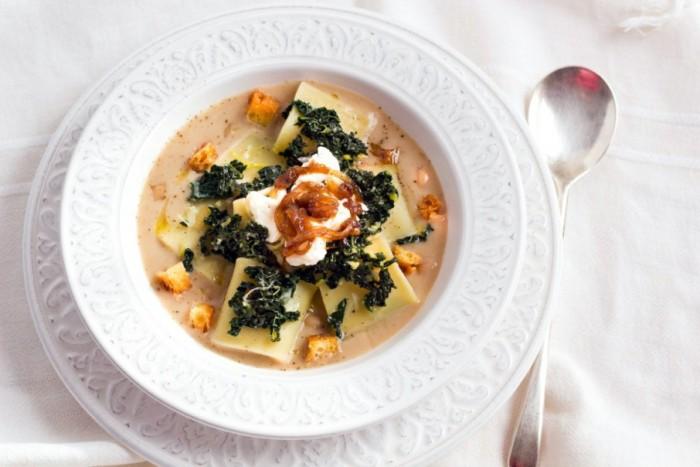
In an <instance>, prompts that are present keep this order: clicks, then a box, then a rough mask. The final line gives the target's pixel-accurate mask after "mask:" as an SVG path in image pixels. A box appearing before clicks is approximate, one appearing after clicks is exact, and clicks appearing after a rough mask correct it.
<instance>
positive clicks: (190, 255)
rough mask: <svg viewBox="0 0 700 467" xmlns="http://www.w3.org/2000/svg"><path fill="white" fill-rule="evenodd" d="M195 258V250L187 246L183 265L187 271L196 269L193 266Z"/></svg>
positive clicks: (183, 256) (183, 254)
mask: <svg viewBox="0 0 700 467" xmlns="http://www.w3.org/2000/svg"><path fill="white" fill-rule="evenodd" d="M193 260H194V251H192V250H190V249H189V248H185V251H184V252H183V253H182V265H183V266H184V267H185V271H187V272H192V271H194V267H193V266H192V261H193Z"/></svg>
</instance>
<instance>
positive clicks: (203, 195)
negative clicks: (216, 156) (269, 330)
mask: <svg viewBox="0 0 700 467" xmlns="http://www.w3.org/2000/svg"><path fill="white" fill-rule="evenodd" d="M245 169H246V165H245V164H244V163H242V162H240V161H237V160H233V161H231V162H230V163H229V164H228V165H212V166H211V168H210V169H209V170H208V171H207V172H204V173H203V174H202V175H201V176H200V177H199V178H198V179H197V180H195V181H194V182H192V183H191V184H190V189H191V191H190V198H189V199H190V200H191V201H195V200H203V199H222V198H230V197H231V196H234V194H235V193H236V190H237V187H238V185H239V183H238V180H240V179H241V178H242V177H243V171H244V170H245Z"/></svg>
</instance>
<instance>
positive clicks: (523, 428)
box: [508, 329, 549, 467]
mask: <svg viewBox="0 0 700 467" xmlns="http://www.w3.org/2000/svg"><path fill="white" fill-rule="evenodd" d="M548 347H549V329H548V330H547V332H546V335H545V336H544V343H543V344H542V349H540V353H539V354H538V355H537V358H536V359H535V363H534V364H533V365H532V369H531V370H530V381H529V382H528V385H527V394H526V395H525V401H524V403H523V406H522V410H521V412H520V419H519V420H518V425H517V426H516V428H515V434H514V435H513V444H512V445H511V448H510V454H509V455H508V466H509V467H535V466H536V465H537V462H538V460H539V453H540V442H541V439H542V418H543V413H544V389H545V384H546V382H547V381H546V380H547V350H548Z"/></svg>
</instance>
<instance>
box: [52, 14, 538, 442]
mask: <svg viewBox="0 0 700 467" xmlns="http://www.w3.org/2000/svg"><path fill="white" fill-rule="evenodd" d="M303 8H306V7H294V6H291V7H277V6H268V7H262V8H251V9H245V10H236V11H235V12H228V13H224V14H222V15H219V16H216V17H214V18H209V19H205V20H203V21H201V22H198V23H195V24H192V25H188V26H186V27H184V28H182V29H179V30H177V31H175V32H172V33H170V34H167V35H165V36H162V37H160V38H158V39H156V40H155V41H153V42H152V43H151V44H149V45H147V46H146V47H144V48H142V49H141V50H140V51H137V52H136V53H135V54H138V53H141V52H142V51H144V50H147V49H149V48H151V47H153V46H154V45H156V44H159V43H161V42H163V41H165V40H166V39H167V38H170V37H176V36H177V35H179V34H181V33H183V32H186V31H194V30H196V28H197V27H200V26H201V25H203V24H206V23H208V22H211V21H214V20H218V19H219V18H226V17H230V16H231V15H232V14H234V13H235V14H237V15H238V14H242V13H249V12H256V13H257V12H264V11H270V10H272V11H280V10H286V9H288V10H293V11H295V12H296V11H299V10H300V9H303ZM321 10H322V11H324V12H326V13H346V14H347V13H351V14H353V15H356V14H357V13H358V12H357V11H356V10H347V9H337V8H322V9H321ZM313 11H319V9H318V8H314V9H313ZM359 14H360V16H362V17H364V18H365V19H367V18H370V19H372V20H374V21H380V22H384V20H380V19H379V18H378V17H376V16H372V15H367V14H366V12H359ZM127 60H128V59H127ZM285 60H289V57H285ZM465 62H466V61H465ZM466 63H467V65H468V66H469V67H470V68H471V71H472V72H475V70H474V67H473V65H471V64H470V63H469V62H466ZM117 67H119V65H117ZM477 72H478V70H477ZM122 83H123V82H122ZM122 83H120V84H122ZM118 90H119V85H117V87H116V88H115V89H114V90H112V92H111V93H110V95H108V96H107V97H106V98H105V103H107V102H109V101H110V98H111V97H112V98H113V96H114V95H116V94H117V93H118ZM103 108H104V105H103V106H101V109H103ZM481 110H482V111H483V112H485V113H486V114H487V115H489V117H490V118H491V119H492V121H494V122H495V121H496V120H495V119H493V116H491V115H490V111H489V110H488V109H487V108H486V106H484V105H483V104H482V109H481ZM99 112H100V109H98V110H97V111H96V112H95V114H94V115H93V116H92V118H91V119H90V121H89V123H88V125H86V127H85V129H84V131H83V135H85V134H88V133H90V131H91V130H92V129H93V127H94V126H95V125H96V118H95V117H96V116H97V115H98V114H99ZM495 131H497V132H500V133H501V134H500V136H501V138H502V140H503V141H505V137H504V135H503V134H502V130H501V129H500V128H498V126H497V125H496V126H495ZM85 144H86V142H85V139H84V138H83V136H81V140H80V141H79V142H78V144H77V145H76V149H75V152H74V154H79V153H80V152H81V149H82V146H83V145H85ZM506 147H507V146H506ZM507 148H508V147H507ZM508 151H509V159H510V161H511V163H512V166H513V167H515V168H516V170H514V172H513V173H514V174H515V177H516V179H518V188H519V189H520V195H521V196H519V197H518V199H517V200H516V202H517V203H518V204H519V210H518V212H519V213H521V215H520V219H519V222H520V223H521V224H522V228H521V229H520V230H519V232H520V233H522V232H523V231H524V222H525V216H524V215H523V214H522V213H524V202H523V198H522V187H521V185H520V180H519V172H518V170H517V166H516V164H515V160H514V157H513V154H512V153H510V149H509V148H508ZM136 152H138V150H137V151H136ZM77 159H78V158H77V157H73V158H72V159H71V162H70V165H69V167H68V170H67V171H66V181H68V180H69V179H71V178H72V177H75V173H74V172H76V171H77V165H78V163H77ZM440 177H441V178H442V175H440ZM72 187H73V186H72V185H69V184H68V183H65V184H64V187H63V199H62V203H61V226H60V232H61V244H62V249H63V251H70V248H67V247H66V242H67V239H68V235H66V232H67V230H68V229H69V226H68V223H67V222H66V219H69V216H68V215H67V210H68V206H69V203H68V200H69V199H70V198H71V194H70V193H69V191H70V189H71V188H72ZM139 191H140V190H139ZM520 237H521V238H520V239H519V241H520V243H521V245H520V248H519V250H522V246H523V245H524V241H525V239H524V238H523V235H520ZM448 241H449V240H448ZM521 263H522V255H520V259H519V260H518V265H520V264H521ZM64 264H65V268H66V273H67V277H68V278H69V283H70V286H71V289H72V290H73V291H74V296H75V298H76V302H77V303H78V305H79V309H80V316H81V318H82V319H83V320H84V321H85V322H86V325H87V328H88V330H89V331H90V333H91V335H92V336H93V338H94V339H95V341H96V342H97V343H98V345H99V346H100V347H101V348H102V349H103V350H104V353H105V355H106V356H107V357H108V358H109V359H110V360H111V361H112V362H113V363H114V364H115V366H117V367H118V368H120V370H121V371H122V372H123V373H124V374H125V375H127V377H129V379H130V380H132V381H133V382H134V383H135V384H136V385H137V386H139V387H141V388H142V389H144V390H145V391H146V392H147V393H149V394H151V395H153V396H154V397H156V399H158V400H159V401H160V402H162V403H164V404H165V405H167V406H168V407H171V408H172V409H174V410H176V411H178V412H181V413H183V414H184V415H186V416H190V417H191V416H192V414H191V413H190V412H188V411H183V410H182V409H181V407H179V406H178V405H177V404H172V403H170V401H169V400H167V399H163V398H162V397H161V395H162V394H161V393H158V392H156V391H152V390H149V386H147V385H143V384H142V383H143V382H142V381H140V380H139V379H137V378H135V377H133V375H132V374H131V373H130V372H129V371H127V370H126V369H125V368H124V366H123V365H122V364H120V361H119V360H118V359H115V358H114V355H112V354H111V353H110V352H109V351H108V350H107V348H106V346H105V345H104V342H103V340H102V339H101V338H100V337H101V336H100V335H99V334H98V333H96V332H95V329H94V328H93V325H96V323H93V322H91V321H90V319H88V318H86V315H85V313H84V309H85V306H86V303H85V302H84V301H83V297H82V296H81V295H80V294H77V293H75V291H76V290H79V288H80V287H79V284H78V283H77V282H76V281H77V280H78V278H77V274H75V271H74V270H73V269H72V268H73V266H72V263H71V262H70V261H65V262H64ZM139 267H142V266H141V263H140V262H139ZM518 267H519V266H518ZM513 276H514V277H517V273H514V274H513ZM515 282H516V281H515V280H514V279H513V280H511V281H510V284H509V287H510V289H511V290H510V291H508V293H507V295H512V292H513V290H512V289H513V288H514V286H515ZM76 285H78V287H76ZM442 295H444V292H443V294H442ZM509 301H510V300H509V299H508V300H506V303H504V304H503V306H501V311H502V309H503V308H505V306H507V304H508V302H509ZM422 314H425V312H423V313H422ZM413 320H415V318H414V319H412V321H413ZM484 339H486V337H484ZM370 353H372V352H370ZM354 360H357V359H352V360H351V361H354ZM333 366H335V365H333ZM333 366H331V367H329V368H332V367H333ZM304 373H306V371H305V372H304ZM409 405H410V404H403V407H402V408H401V409H399V410H402V409H403V408H406V407H408V406H409ZM399 410H397V411H396V412H394V413H397V412H398V411H399ZM391 415H392V414H386V415H385V416H383V417H380V418H375V419H372V420H371V421H369V422H368V421H364V420H361V421H359V422H357V423H354V424H346V427H345V428H343V429H341V430H337V431H327V430H318V431H317V432H314V433H311V434H310V433H309V432H308V431H307V433H305V434H301V435H299V437H309V436H325V435H329V434H335V433H340V432H343V431H348V430H351V429H354V428H357V427H359V426H363V425H366V424H367V423H371V422H372V421H378V420H380V419H382V418H385V417H388V416H391ZM194 418H196V419H197V420H199V421H202V422H204V423H207V424H210V425H213V426H215V427H216V428H220V429H224V430H228V431H234V432H237V433H243V434H248V435H250V434H254V435H256V436H263V437H290V436H289V433H288V431H289V430H281V431H280V432H278V433H275V432H270V431H266V432H264V433H260V432H257V431H255V430H250V431H249V430H238V429H233V430H232V429H231V427H230V426H223V425H220V424H218V423H210V422H211V420H207V419H202V418H200V417H194ZM358 419H359V418H358ZM293 437H296V436H293Z"/></svg>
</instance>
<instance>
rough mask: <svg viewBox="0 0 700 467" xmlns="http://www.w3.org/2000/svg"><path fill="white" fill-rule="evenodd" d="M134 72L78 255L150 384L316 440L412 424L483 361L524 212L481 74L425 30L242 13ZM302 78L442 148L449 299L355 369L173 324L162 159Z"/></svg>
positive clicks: (104, 155) (93, 309)
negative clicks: (265, 91) (192, 124)
mask: <svg viewBox="0 0 700 467" xmlns="http://www.w3.org/2000/svg"><path fill="white" fill-rule="evenodd" d="M129 65H130V66H129V69H128V71H127V72H126V74H125V75H124V76H123V77H122V79H121V80H120V81H119V82H118V83H117V84H116V85H115V86H114V89H112V90H111V92H110V93H109V94H108V95H107V96H106V97H105V100H104V102H103V103H102V105H101V106H100V107H99V109H98V110H97V111H96V112H95V114H94V115H93V116H92V118H91V120H90V122H89V123H88V124H87V126H86V128H85V129H84V131H83V133H82V135H81V137H80V140H79V142H78V144H77V146H76V149H75V152H74V156H73V157H72V159H71V162H70V166H69V168H68V171H67V174H66V180H65V188H64V193H63V195H64V197H63V204H62V208H61V243H62V249H63V257H64V258H66V259H67V261H66V262H65V267H66V271H67V277H68V280H69V283H70V285H71V289H72V291H73V296H74V299H75V301H76V303H77V304H78V308H79V310H80V311H81V313H82V316H83V318H84V320H85V321H86V323H87V327H88V329H89V330H90V332H91V334H92V335H93V337H94V338H95V340H96V341H97V342H98V344H99V345H100V346H101V347H102V348H103V350H104V351H105V353H106V354H107V355H108V356H109V358H110V359H111V360H112V361H113V362H114V363H115V364H116V365H117V367H119V368H120V369H121V370H122V371H123V372H124V373H125V374H126V375H127V376H128V377H129V378H131V379H132V380H133V382H134V383H136V384H137V385H138V386H140V387H141V388H142V389H144V390H145V391H146V392H148V393H149V394H151V395H152V396H154V397H155V398H157V399H158V400H159V401H161V402H162V403H164V404H166V405H168V406H169V407H171V408H173V409H175V410H178V411H180V412H181V413H183V414H186V415H187V416H189V417H192V418H194V419H197V420H199V421H201V422H204V423H206V424H209V425H211V426H214V427H217V428H220V429H224V430H229V431H234V432H237V433H242V434H249V435H255V436H264V437H270V438H306V437H313V436H326V435H330V434H337V433H341V432H345V431H348V430H352V429H355V428H358V427H362V426H366V425H367V424H370V423H374V422H377V421H379V420H381V419H383V418H385V417H388V416H391V415H394V414H396V413H398V412H400V411H401V410H403V409H405V408H407V407H409V406H410V405H412V404H415V403H416V402H418V401H419V400H420V399H422V398H423V397H424V396H425V395H427V394H429V393H430V392H432V391H434V390H436V389H437V388H439V387H440V386H441V385H443V384H444V383H446V382H447V381H449V380H450V379H451V378H452V377H454V376H455V375H456V374H457V373H458V372H459V371H461V370H462V369H463V368H464V364H465V363H466V361H467V360H468V359H469V358H471V357H472V356H473V355H474V354H475V353H476V352H478V351H479V349H480V348H481V347H482V344H483V343H484V342H485V340H486V339H487V338H488V336H489V335H490V334H491V331H492V330H493V328H494V325H495V324H496V323H497V322H498V321H499V319H500V317H501V316H502V312H503V310H504V309H505V306H506V305H507V304H508V303H509V301H510V298H511V297H512V293H513V290H514V285H515V282H516V278H517V274H518V271H519V267H520V264H521V259H522V254H523V251H524V243H525V235H524V229H525V226H524V222H525V212H524V202H523V194H522V186H521V182H520V180H519V173H518V170H517V167H516V165H515V162H514V158H513V156H512V154H511V152H510V149H509V147H508V144H507V141H506V138H505V135H504V133H503V132H502V130H501V128H500V127H501V125H502V122H501V121H500V120H499V118H496V117H494V116H492V115H491V114H490V112H489V111H488V109H487V108H486V107H485V106H484V105H483V103H482V100H481V99H482V98H484V97H486V98H488V97H489V96H490V95H491V92H490V91H489V90H488V88H487V89H485V90H484V89H478V88H476V87H475V86H474V83H475V81H476V80H477V77H478V76H479V75H478V73H477V72H476V71H475V70H474V69H473V68H472V67H470V66H463V67H461V68H460V69H454V68H453V67H451V66H450V65H449V63H447V62H446V61H445V60H444V59H443V58H442V57H441V55H440V54H439V53H437V52H436V51H435V49H433V48H431V47H430V46H426V45H425V43H424V41H422V40H421V39H420V38H418V37H417V36H415V35H414V34H412V33H408V32H406V31H404V30H402V29H400V28H396V27H390V26H388V25H387V23H385V22H383V21H380V20H377V19H376V18H373V17H368V16H366V15H360V14H356V13H352V12H348V11H338V10H329V9H321V8H304V7H284V8H280V7H276V8H263V9H256V10H249V11H244V12H237V13H234V14H226V15H223V16H220V17H217V18H214V19H211V20H208V21H205V22H202V23H199V24H196V25H194V26H190V27H188V28H185V29H183V30H181V31H179V32H177V33H174V34H172V35H170V36H167V37H166V38H163V39H161V40H159V41H157V42H155V43H154V44H152V45H150V46H148V47H147V48H146V49H145V50H144V51H143V52H141V54H140V55H139V58H138V59H132V60H131V61H130V62H129ZM285 78H286V79H301V78H312V79H317V80H321V81H330V82H333V83H337V84H340V85H342V86H345V87H348V88H350V89H353V90H355V91H359V93H360V94H364V95H366V96H368V97H370V98H371V99H373V100H374V101H375V102H377V103H379V104H380V105H382V107H383V108H384V109H386V110H387V112H388V113H389V114H390V115H392V117H394V118H395V119H396V120H397V122H398V123H399V124H400V125H401V126H402V127H403V128H404V129H405V130H406V131H408V132H409V133H410V134H411V135H412V136H413V137H414V138H415V139H416V140H417V141H419V142H420V144H421V146H422V148H423V149H424V150H425V151H426V153H428V154H429V156H430V158H431V161H432V162H433V165H434V166H435V168H436V170H437V172H438V175H439V176H440V179H441V182H442V185H443V189H444V192H445V195H446V203H447V207H448V212H449V232H448V240H447V245H446V248H445V257H444V260H443V264H442V266H441V271H440V274H439V276H438V279H437V281H436V283H435V285H434V287H433V289H432V293H431V294H430V295H429V296H428V297H427V299H426V300H425V302H424V304H423V307H422V311H421V313H420V314H419V315H418V317H416V318H415V319H414V320H412V322H411V323H409V325H407V326H406V328H405V329H403V330H402V331H401V332H400V333H399V334H398V335H397V336H396V337H395V338H393V339H390V340H389V341H388V342H387V343H385V344H383V345H382V346H381V348H380V349H377V350H375V351H373V352H370V353H368V354H367V355H365V356H363V357H361V358H357V359H354V360H351V361H348V362H346V363H342V364H336V365H331V366H327V367H323V368H320V369H314V370H306V371H303V372H285V373H282V372H277V371H273V370H268V369H260V368H253V367H250V366H246V365H241V364H239V363H236V362H234V361H232V360H230V359H227V358H224V357H222V356H220V355H218V354H216V353H214V352H212V351H210V350H208V349H206V348H204V347H203V346H201V345H199V344H198V343H197V342H195V341H194V340H193V339H191V338H190V336H189V335H188V334H187V333H186V332H185V331H184V330H183V329H182V328H181V326H180V325H179V324H177V323H176V322H175V321H174V320H172V319H171V318H170V315H169V314H168V313H166V312H165V311H163V312H159V309H162V306H161V305H160V303H159V301H158V300H157V297H156V295H155V294H154V293H153V291H152V289H151V286H150V278H148V277H146V275H145V273H144V271H143V268H142V265H141V259H140V254H139V250H138V245H137V237H136V209H137V205H138V199H139V195H140V192H141V190H142V187H143V184H144V181H145V178H146V176H147V174H148V170H149V168H150V166H151V164H152V162H153V160H154V159H155V157H156V155H157V154H158V152H159V151H160V149H161V147H162V146H163V145H164V144H165V142H166V141H167V139H168V138H169V137H170V135H172V134H173V133H174V132H175V130H176V129H177V128H178V127H180V126H181V125H182V124H184V123H185V122H186V121H187V120H188V119H189V117H191V116H192V115H193V114H194V113H196V112H198V111H200V110H201V109H203V108H206V107H207V106H208V105H209V104H212V103H214V102H216V101H218V100H219V99H221V98H223V97H225V96H227V95H231V94H235V93H238V92H242V91H244V90H246V89H250V88H251V87H254V86H255V85H256V84H257V85H260V84H261V83H266V82H268V83H273V82H276V81H280V80H283V79H285ZM479 94H485V96H481V97H479ZM491 97H493V96H491Z"/></svg>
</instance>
